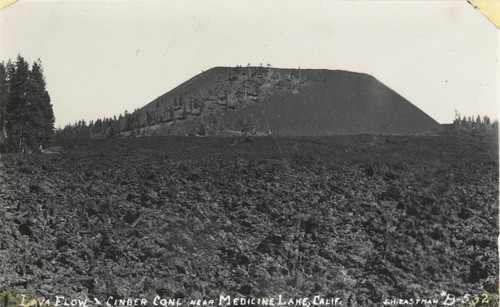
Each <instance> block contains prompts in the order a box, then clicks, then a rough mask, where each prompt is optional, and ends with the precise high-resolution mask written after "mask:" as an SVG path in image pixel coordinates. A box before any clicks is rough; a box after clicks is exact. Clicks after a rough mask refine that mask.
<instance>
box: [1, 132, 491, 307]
mask: <svg viewBox="0 0 500 307" xmlns="http://www.w3.org/2000/svg"><path fill="white" fill-rule="evenodd" d="M497 147H498V143H497V136H496V135H478V136H420V137H375V136H363V135H360V136H355V137H352V136H345V137H331V138H272V137H262V138H254V139H244V138H217V139H215V138H143V139H113V140H93V141H81V142H76V143H74V144H72V145H71V146H67V147H65V148H64V150H63V151H62V152H61V153H58V154H40V155H36V154H33V155H17V154H2V156H1V159H0V161H1V166H0V167H1V171H0V203H1V206H0V217H1V218H0V264H1V265H0V284H1V286H0V305H2V304H3V306H19V305H20V304H24V305H23V306H28V305H32V306H34V305H35V303H38V304H39V305H49V304H50V305H56V306H63V305H64V304H65V303H66V304H68V305H72V304H73V303H74V304H75V305H76V304H78V305H81V306H82V305H86V306H94V305H98V304H99V303H102V304H105V302H106V301H107V302H108V303H110V304H111V305H127V304H128V305H141V303H144V304H143V305H144V306H145V305H147V306H154V305H158V306H161V305H164V306H167V305H168V306H170V305H171V304H174V302H175V303H179V304H181V305H183V306H188V305H189V304H190V303H192V305H196V302H195V301H193V300H195V299H200V300H201V301H199V302H197V303H200V304H203V303H205V304H206V305H210V303H212V304H214V305H218V304H219V303H222V304H223V305H225V304H227V303H229V304H230V305H235V303H236V304H238V305H245V304H246V305H247V306H257V305H266V303H267V304H270V300H274V301H273V302H274V303H275V305H277V304H278V303H279V302H280V303H284V304H285V303H286V305H301V304H302V305H307V303H309V304H311V305H313V304H315V303H317V304H318V305H327V304H329V305H334V304H335V303H337V304H338V303H342V305H343V306H382V305H384V304H386V305H408V304H410V302H413V303H414V304H421V305H428V306H434V305H439V306H442V305H447V304H446V303H450V304H451V303H453V306H490V305H491V306H494V305H495V304H498V268H499V262H498V252H497V237H498V152H497ZM495 293H496V294H495ZM23 295H25V296H23ZM228 296H229V298H228ZM252 298H255V299H256V298H260V300H259V301H256V300H253V301H252ZM120 299H121V301H120ZM221 299H222V301H221ZM235 299H236V301H235ZM238 299H239V300H238ZM203 300H205V301H203ZM210 300H213V302H211V301H210ZM401 300H402V301H401ZM405 300H406V303H405ZM410 300H412V301H410ZM417 300H418V301H417ZM243 302H245V304H243ZM417 302H418V303H417ZM80 303H81V304H80ZM466 303H467V304H468V305H467V304H466ZM471 304H472V305H471ZM174 305H175V304H174Z"/></svg>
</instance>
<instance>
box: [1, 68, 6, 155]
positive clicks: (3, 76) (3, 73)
mask: <svg viewBox="0 0 500 307" xmlns="http://www.w3.org/2000/svg"><path fill="white" fill-rule="evenodd" d="M7 97H8V93H7V69H6V67H5V65H4V63H3V62H2V63H0V146H2V147H3V145H4V144H5V139H6V137H7V134H6V131H5V107H6V105H7ZM2 149H4V148H2Z"/></svg>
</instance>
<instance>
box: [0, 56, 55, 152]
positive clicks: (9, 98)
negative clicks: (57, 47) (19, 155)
mask: <svg viewBox="0 0 500 307" xmlns="http://www.w3.org/2000/svg"><path fill="white" fill-rule="evenodd" d="M5 68H6V69H5V72H6V74H5V79H3V78H1V76H0V79H1V80H4V81H5V83H4V86H5V91H4V89H3V88H2V104H3V106H4V108H3V110H4V111H2V112H3V114H2V116H1V117H2V121H3V122H4V127H5V135H6V140H5V145H6V149H7V150H9V151H17V152H24V151H25V149H27V148H37V147H38V146H40V145H43V146H45V145H47V144H48V143H49V142H50V139H51V137H52V136H53V134H54V113H53V110H52V105H51V104H50V96H49V94H48V92H47V90H46V88H45V86H46V84H45V77H44V76H43V69H42V65H41V61H40V60H38V61H37V62H35V63H34V64H33V66H32V68H31V69H30V67H29V64H28V63H27V62H26V61H25V60H24V58H23V57H22V56H20V55H18V56H17V59H16V62H15V64H12V62H10V61H9V62H8V63H7V66H6V67H5ZM0 75H1V69H0ZM0 109H2V108H0Z"/></svg>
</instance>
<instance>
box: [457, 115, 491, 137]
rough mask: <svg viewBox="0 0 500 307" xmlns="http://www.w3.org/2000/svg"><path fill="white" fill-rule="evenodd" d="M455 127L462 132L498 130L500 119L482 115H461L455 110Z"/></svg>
mask: <svg viewBox="0 0 500 307" xmlns="http://www.w3.org/2000/svg"><path fill="white" fill-rule="evenodd" d="M453 128H454V129H455V130H457V131H461V132H498V120H497V119H495V120H491V119H490V118H489V117H488V116H483V117H481V116H480V115H477V116H476V117H473V116H465V115H464V116H461V115H460V113H459V112H458V111H455V120H454V121H453Z"/></svg>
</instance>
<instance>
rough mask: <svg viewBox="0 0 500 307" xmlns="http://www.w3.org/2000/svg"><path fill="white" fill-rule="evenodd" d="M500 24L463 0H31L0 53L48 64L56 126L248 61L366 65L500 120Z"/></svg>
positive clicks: (4, 36)
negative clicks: (208, 71)
mask: <svg viewBox="0 0 500 307" xmlns="http://www.w3.org/2000/svg"><path fill="white" fill-rule="evenodd" d="M499 32H500V31H499V30H497V29H496V28H495V27H494V26H493V25H492V24H491V23H490V22H489V21H488V20H487V19H486V18H484V16H482V15H481V14H480V13H479V12H478V11H476V10H474V9H473V7H472V6H471V5H470V4H468V3H467V2H466V1H462V0H461V1H452V0H451V1H275V0H273V1H67V0H66V1H41V0H38V1H34V0H32V1H29V0H21V1H19V2H17V3H15V4H14V5H11V6H9V7H7V8H5V9H3V10H1V11H0V60H4V61H6V60H8V59H9V58H10V59H13V60H15V58H16V56H17V54H21V55H22V56H23V57H24V58H25V59H26V60H28V61H29V62H30V63H31V62H33V61H35V60H36V59H38V58H40V59H41V60H42V64H43V67H44V71H45V75H46V81H47V88H48V91H49V94H50V96H51V98H52V104H53V107H54V112H55V116H56V127H58V126H61V127H63V126H64V125H66V124H67V123H69V122H75V121H77V120H79V119H85V120H86V121H87V122H88V121H89V120H95V119H97V118H102V117H103V116H106V117H110V116H113V115H118V114H119V113H123V111H124V110H128V111H133V110H134V109H135V108H139V107H142V106H144V105H146V104H147V103H149V102H150V101H151V100H153V99H154V98H156V97H158V96H159V95H161V94H163V93H165V92H168V91H169V90H171V89H172V88H174V87H176V86H177V85H179V84H180V83H182V82H184V81H186V80H187V79H189V78H191V77H193V76H195V75H196V74H198V73H201V71H202V70H207V69H209V68H211V67H214V66H236V65H247V64H248V63H251V64H252V65H260V63H262V64H263V65H267V64H268V63H270V64H271V65H272V66H273V67H299V66H300V67H301V68H326V69H343V70H350V71H356V72H365V73H368V74H371V75H373V76H374V77H375V78H377V79H378V80H380V81H382V82H383V83H384V84H386V85H387V86H389V87H390V88H392V89H394V90H395V91H397V92H398V93H399V94H401V95H402V96H403V97H405V98H406V99H408V100H409V101H410V102H412V103H413V104H415V105H416V106H417V107H419V108H420V109H422V110H423V111H424V112H426V113H427V114H429V115H430V116H431V117H433V118H434V119H436V120H437V121H438V122H441V123H448V122H452V121H453V118H454V111H455V110H458V111H459V112H460V113H461V114H464V115H477V114H481V115H488V116H490V117H493V118H498V117H499V116H498V115H497V114H498V113H499V112H498V111H499V101H498V97H499V96H500V95H499V90H500V89H499V86H498V85H497V84H498V82H499V81H500V80H499V79H498V77H497V76H498V73H499V71H500V69H499V67H500V65H499V63H498V52H499V42H500V40H499V37H500V34H499Z"/></svg>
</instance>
